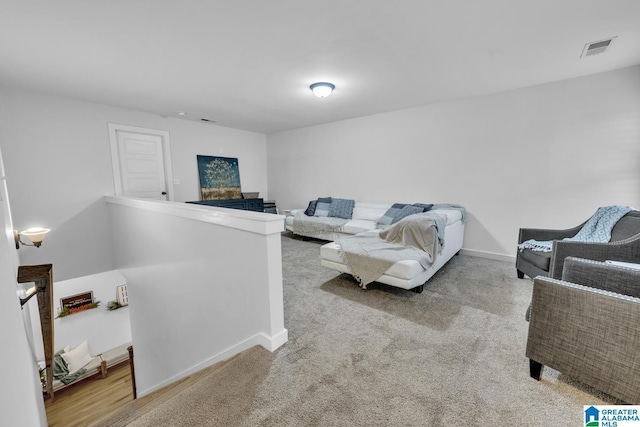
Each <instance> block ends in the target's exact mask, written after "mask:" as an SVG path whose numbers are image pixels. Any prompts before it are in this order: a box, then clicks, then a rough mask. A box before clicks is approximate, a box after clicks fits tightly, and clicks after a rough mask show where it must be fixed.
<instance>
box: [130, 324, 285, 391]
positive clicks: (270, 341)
mask: <svg viewBox="0 0 640 427" xmlns="http://www.w3.org/2000/svg"><path fill="white" fill-rule="evenodd" d="M288 337H289V332H288V331H287V330H286V329H283V330H282V331H280V332H278V333H277V334H276V335H275V336H273V337H269V336H268V335H266V334H264V333H262V332H260V333H257V334H256V335H253V336H252V337H249V338H247V339H246V340H244V341H242V342H240V343H238V344H236V345H234V346H231V347H229V348H227V349H225V350H223V351H221V352H219V353H218V354H216V355H214V356H212V357H210V358H208V359H205V360H203V361H202V362H200V363H198V364H196V365H194V366H192V367H191V368H189V369H186V370H184V371H182V372H180V373H179V374H176V375H174V376H172V377H171V378H167V379H166V380H165V381H162V382H161V383H158V384H156V385H154V386H152V387H149V388H147V389H146V390H138V393H137V394H138V397H142V396H144V395H146V394H149V393H152V392H154V391H156V390H159V389H161V388H162V387H165V386H167V385H169V384H171V383H173V382H176V381H178V380H181V379H182V378H185V377H188V376H189V375H191V374H194V373H196V372H198V371H201V370H203V369H205V368H208V367H210V366H213V365H215V364H216V363H218V362H222V361H223V360H226V359H229V358H230V357H233V356H235V355H236V354H239V353H241V352H243V351H245V350H247V349H249V348H251V347H254V346H256V345H259V346H262V347H264V348H266V349H267V350H269V351H275V350H276V349H277V348H278V347H280V346H281V345H283V344H284V343H286V342H287V340H288Z"/></svg>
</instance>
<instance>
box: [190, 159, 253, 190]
mask: <svg viewBox="0 0 640 427" xmlns="http://www.w3.org/2000/svg"><path fill="white" fill-rule="evenodd" d="M196 157H197V162H198V178H199V180H200V200H201V201H205V200H224V199H241V198H242V189H241V187H240V169H239V165H238V159H237V158H235V157H219V156H205V155H200V154H198V155H197V156H196Z"/></svg>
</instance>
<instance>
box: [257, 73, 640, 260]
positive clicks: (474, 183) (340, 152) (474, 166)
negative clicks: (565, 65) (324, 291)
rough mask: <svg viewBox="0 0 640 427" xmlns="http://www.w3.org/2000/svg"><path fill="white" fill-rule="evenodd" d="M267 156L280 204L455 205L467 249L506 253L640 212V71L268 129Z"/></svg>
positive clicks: (271, 190) (273, 195)
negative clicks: (611, 216)
mask: <svg viewBox="0 0 640 427" xmlns="http://www.w3.org/2000/svg"><path fill="white" fill-rule="evenodd" d="M267 159H268V176H269V194H270V197H271V198H273V199H276V200H277V202H278V206H279V207H280V208H281V209H288V208H297V207H306V205H307V203H308V201H309V200H311V199H315V198H317V197H320V196H334V197H345V198H353V199H356V200H365V201H380V202H405V203H408V202H424V203H429V202H449V203H460V204H462V205H464V206H465V207H466V208H467V209H468V212H469V221H468V223H467V227H466V232H465V243H464V248H465V249H466V250H467V252H468V253H476V254H482V255H485V256H492V257H498V258H505V259H510V258H509V257H513V256H514V255H515V250H516V249H515V245H516V242H517V236H518V229H519V228H520V227H551V228H564V227H571V226H575V225H577V224H579V223H580V222H582V221H584V220H585V219H586V218H588V217H589V216H590V215H591V214H593V212H595V210H596V208H597V207H598V206H603V205H609V204H628V205H632V206H635V207H638V208H640V67H632V68H627V69H623V70H618V71H613V72H608V73H602V74H598V75H593V76H589V77H583V78H577V79H572V80H566V81H561V82H556V83H550V84H545V85H540V86H535V87H530V88H525V89H519V90H513V91H509V92H504V93H499V94H494V95H486V96H480V97H475V98H470V99H462V100H457V101H452V102H447V103H440V104H434V105H427V106H422V107H418V108H412V109H406V110H401V111H394V112H390V113H385V114H378V115H374V116H369V117H362V118H358V119H353V120H346V121H342V122H335V123H329V124H325V125H319V126H314V127H308V128H303V129H298V130H293V131H288V132H281V133H275V134H270V135H268V136H267Z"/></svg>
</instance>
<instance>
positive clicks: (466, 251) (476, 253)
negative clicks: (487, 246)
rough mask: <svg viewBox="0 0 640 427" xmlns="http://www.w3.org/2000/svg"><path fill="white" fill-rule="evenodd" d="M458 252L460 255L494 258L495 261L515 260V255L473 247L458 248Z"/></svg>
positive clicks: (513, 261)
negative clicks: (479, 249)
mask: <svg viewBox="0 0 640 427" xmlns="http://www.w3.org/2000/svg"><path fill="white" fill-rule="evenodd" d="M460 253H461V254H462V255H469V256H475V257H478V258H487V259H495V260H497V261H506V262H512V263H514V264H515V262H516V257H515V255H504V254H497V253H494V252H486V251H478V250H475V249H464V248H463V249H461V250H460Z"/></svg>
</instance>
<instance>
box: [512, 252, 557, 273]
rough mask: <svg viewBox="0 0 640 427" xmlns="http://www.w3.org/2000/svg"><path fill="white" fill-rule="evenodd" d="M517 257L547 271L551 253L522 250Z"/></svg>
mask: <svg viewBox="0 0 640 427" xmlns="http://www.w3.org/2000/svg"><path fill="white" fill-rule="evenodd" d="M519 256H520V257H521V258H522V259H523V260H524V261H528V262H530V263H531V264H533V265H535V266H536V267H538V268H540V269H542V270H545V271H549V264H550V262H551V252H542V251H534V250H532V249H524V250H523V251H522V252H520V254H519Z"/></svg>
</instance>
